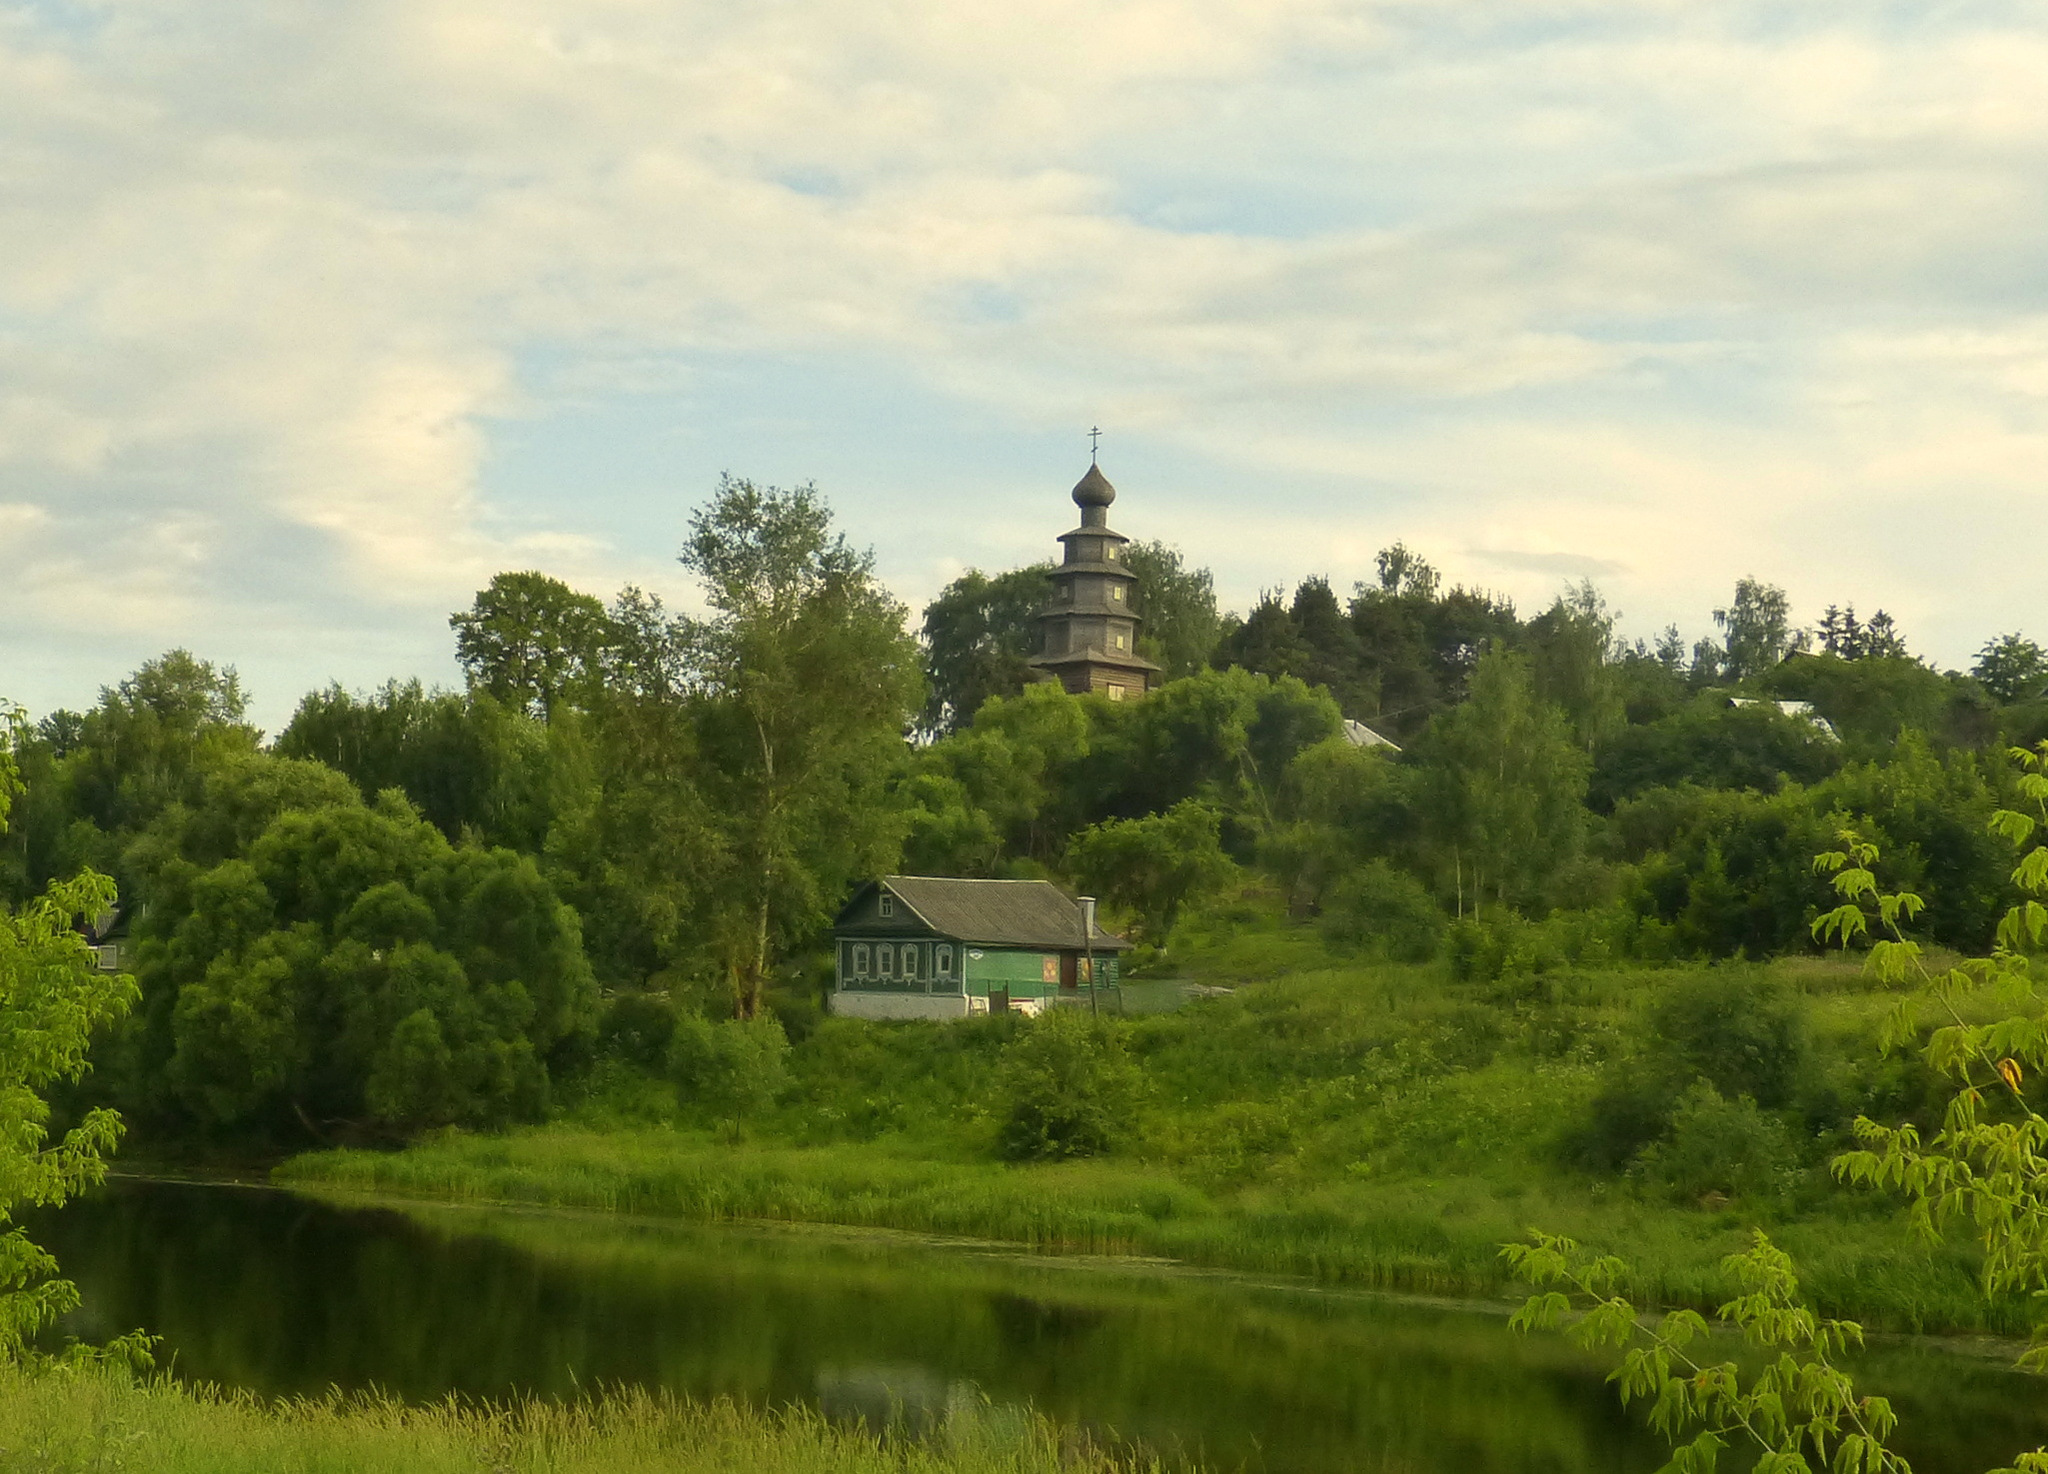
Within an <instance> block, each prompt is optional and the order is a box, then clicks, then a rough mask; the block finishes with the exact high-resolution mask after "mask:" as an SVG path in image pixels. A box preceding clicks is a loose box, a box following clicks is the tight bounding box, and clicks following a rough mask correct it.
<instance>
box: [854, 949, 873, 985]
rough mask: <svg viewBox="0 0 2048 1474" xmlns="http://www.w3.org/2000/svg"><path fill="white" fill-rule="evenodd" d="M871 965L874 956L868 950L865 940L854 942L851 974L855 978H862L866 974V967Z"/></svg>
mask: <svg viewBox="0 0 2048 1474" xmlns="http://www.w3.org/2000/svg"><path fill="white" fill-rule="evenodd" d="M873 965H874V957H873V956H872V955H871V953H870V952H869V950H868V944H867V943H866V942H856V943H854V945H853V975H854V976H855V977H857V978H864V977H866V976H867V975H868V969H869V968H870V967H871V966H873Z"/></svg>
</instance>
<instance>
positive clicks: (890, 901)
mask: <svg viewBox="0 0 2048 1474" xmlns="http://www.w3.org/2000/svg"><path fill="white" fill-rule="evenodd" d="M882 914H883V915H884V916H894V915H895V914H896V898H895V897H894V896H892V895H890V894H889V893H888V892H887V891H883V892H882Z"/></svg>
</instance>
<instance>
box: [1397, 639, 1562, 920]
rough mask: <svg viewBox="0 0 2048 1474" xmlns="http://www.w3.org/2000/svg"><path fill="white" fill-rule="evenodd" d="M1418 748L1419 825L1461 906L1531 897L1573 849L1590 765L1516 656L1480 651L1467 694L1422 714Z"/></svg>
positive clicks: (1461, 908)
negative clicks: (1422, 796) (1422, 768)
mask: <svg viewBox="0 0 2048 1474" xmlns="http://www.w3.org/2000/svg"><path fill="white" fill-rule="evenodd" d="M1419 755H1420V756H1421V758H1422V760H1423V761H1424V762H1425V763H1426V764H1427V765H1428V767H1429V770H1430V774H1431V782H1430V784H1429V787H1428V789H1427V790H1426V792H1427V793H1428V795H1429V797H1428V799H1427V801H1426V807H1425V810H1424V821H1425V825H1426V829H1427V831H1428V833H1429V834H1430V836H1431V838H1432V839H1433V842H1434V847H1435V848H1436V850H1437V852H1438V857H1439V863H1442V862H1444V861H1448V867H1447V868H1448V869H1449V870H1450V872H1451V873H1450V875H1449V876H1448V877H1447V878H1448V879H1449V880H1450V882H1451V886H1450V889H1451V890H1452V891H1453V892H1454V893H1455V894H1456V895H1457V897H1458V903H1459V906H1458V909H1459V912H1460V914H1461V915H1462V914H1463V913H1464V912H1465V911H1466V910H1467V909H1469V908H1471V907H1474V906H1476V905H1477V904H1479V903H1480V902H1482V901H1483V900H1492V901H1496V902H1499V903H1501V904H1503V905H1507V904H1518V903H1521V902H1524V901H1528V900H1530V899H1532V898H1534V897H1535V896H1537V895H1538V894H1539V893H1540V892H1541V890H1542V887H1543V885H1544V882H1545V881H1546V880H1547V879H1548V878H1549V877H1551V876H1553V875H1555V874H1556V873H1557V872H1558V871H1559V870H1560V869H1561V867H1562V866H1563V865H1564V864H1565V862H1566V861H1568V860H1570V859H1572V858H1573V857H1574V856H1576V855H1577V854H1578V853H1579V852H1580V849H1581V847H1582V845H1583V843H1584V836H1585V822H1586V820H1585V800H1586V778H1587V773H1588V770H1589V768H1590V766H1591V765H1590V763H1589V761H1588V759H1587V757H1586V754H1585V751H1584V749H1583V748H1582V747H1581V746H1580V745H1579V744H1578V743H1577V742H1575V741H1574V740H1573V738H1572V733H1571V728H1570V727H1569V725H1568V724H1567V723H1566V721H1565V719H1564V715H1563V713H1562V712H1560V711H1559V710H1558V709H1557V708H1556V707H1554V706H1552V705H1550V704H1549V703H1548V702H1545V701H1540V700H1538V699H1537V696H1536V689H1535V682H1534V680H1533V678H1532V676H1531V674H1530V670H1529V662H1528V661H1527V659H1526V658H1525V657H1523V656H1519V655H1514V654H1510V653H1507V652H1505V651H1498V650H1496V651H1490V652H1489V653H1487V654H1486V655H1484V656H1482V657H1481V658H1480V661H1479V664H1478V666H1477V668H1476V669H1475V670H1474V672H1473V676H1472V694H1471V697H1470V699H1468V700H1467V701H1466V702H1465V703H1464V704H1463V705H1461V706H1458V707H1454V708H1453V709H1451V710H1450V711H1447V712H1444V713H1442V714H1441V715H1439V716H1438V717H1437V718H1436V719H1435V720H1434V721H1433V722H1431V723H1430V727H1429V731H1428V733H1427V734H1426V740H1425V741H1424V742H1423V743H1421V744H1420V752H1419Z"/></svg>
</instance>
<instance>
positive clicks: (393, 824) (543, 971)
mask: <svg viewBox="0 0 2048 1474" xmlns="http://www.w3.org/2000/svg"><path fill="white" fill-rule="evenodd" d="M141 937H142V944H141V966H140V975H141V981H142V987H143V998H144V1005H143V1009H142V1012H141V1014H140V1015H139V1016H138V1018H137V1019H136V1021H135V1025H134V1027H133V1028H131V1029H130V1030H128V1031H127V1032H126V1033H124V1035H123V1036H122V1037H121V1038H120V1039H119V1040H118V1041H117V1044H116V1056H115V1058H116V1061H117V1063H116V1070H115V1073H116V1075H117V1078H118V1084H119V1086H120V1088H121V1090H122V1093H123V1095H124V1097H125V1098H126V1099H128V1100H130V1101H131V1102H132V1103H133V1104H135V1105H136V1106H138V1107H140V1108H142V1109H144V1110H146V1111H149V1112H151V1113H152V1114H155V1115H158V1116H162V1115H164V1114H165V1113H169V1114H171V1115H172V1116H174V1117H178V1116H182V1117H183V1118H185V1119H187V1120H189V1121H190V1122H192V1123H194V1124H197V1125H200V1126H202V1127H205V1128H212V1129H223V1128H224V1129H231V1130H234V1131H237V1132H240V1133H244V1134H248V1133H255V1134H258V1135H260V1136H261V1135H267V1136H272V1137H276V1136H287V1137H288V1136H291V1135H295V1134H297V1133H298V1132H299V1131H301V1130H311V1131H314V1132H316V1133H319V1134H325V1133H327V1132H330V1131H337V1130H338V1131H342V1132H348V1131H351V1130H354V1131H362V1130H380V1131H397V1132H406V1131H413V1130H418V1129H421V1128H423V1127H428V1126H435V1125H442V1124H448V1123H455V1122H460V1123H466V1124H486V1123H490V1122H498V1121H504V1120H508V1119H514V1118H518V1117H531V1116H533V1115H535V1114H537V1113H538V1112H539V1111H540V1110H541V1108H542V1107H543V1105H544V1104H545V1101H546V1097H547V1090H548V1084H549V1069H548V1066H549V1062H550V1060H551V1058H553V1059H555V1060H557V1062H559V1060H560V1058H561V1057H562V1051H564V1050H565V1049H568V1048H571V1047H573V1042H574V1041H576V1040H578V1039H580V1038H581V1037H582V1036H584V1035H585V1034H586V1033H587V1031H588V1028H589V1024H590V1019H591V1015H592V1013H593V1011H594V996H593V995H594V989H593V987H592V983H591V978H590V970H589V966H588V964H587V963H586V962H585V960H584V957H583V952H582V946H581V941H580V928H579V926H578V923H577V919H576V917H575V915H574V913H573V912H571V911H570V910H569V909H568V908H567V907H566V906H564V905H562V904H561V902H560V901H559V900H557V899H556V897H555V895H554V893H553V891H552V890H551V888H550V887H549V886H548V884H547V882H546V881H545V880H544V879H543V878H542V876H541V874H540V872H539V870H538V868H537V867H536V866H535V864H534V862H533V861H532V860H531V859H530V858H527V857H522V856H519V855H515V854H513V853H511V852H510V851H507V850H481V849H473V848H460V849H458V848H456V847H454V846H451V845H450V844H449V843H448V842H447V840H446V839H444V838H443V837H442V836H441V834H440V833H439V832H438V831H437V830H435V829H434V828H433V827H432V826H431V825H429V824H427V823H425V822H424V821H423V820H422V819H421V818H420V817H419V816H418V814H417V812H416V811H415V810H413V809H412V808H411V807H410V806H409V805H407V804H406V803H405V802H404V800H403V799H402V798H400V797H398V796H397V795H396V794H391V795H387V796H385V797H384V798H382V799H380V800H379V801H378V803H377V805H376V806H375V807H373V808H372V807H365V806H364V805H362V804H361V803H360V802H355V803H348V804H342V803H332V804H329V805H328V806H326V807H323V808H319V809H313V810H288V811H285V812H283V813H281V814H279V815H278V816H277V817H276V818H275V819H273V820H272V822H271V823H270V824H269V825H268V827H266V828H265V829H264V831H263V833H262V834H261V835H260V836H259V837H258V838H257V839H256V841H255V842H254V843H253V844H252V845H251V846H250V847H249V849H248V852H247V854H246V856H238V857H236V858H232V859H229V860H225V861H223V862H221V863H219V864H217V865H214V866H212V867H210V868H201V867H200V866H198V865H195V864H193V863H191V862H190V861H186V860H178V861H175V862H173V863H172V864H170V865H168V866H167V867H166V868H165V872H164V876H163V879H162V882H161V884H160V886H159V896H158V898H157V900H156V901H155V903H154V904H153V905H152V908H151V910H150V912H149V915H148V917H147V918H146V920H145V923H144V925H143V927H142V930H141Z"/></svg>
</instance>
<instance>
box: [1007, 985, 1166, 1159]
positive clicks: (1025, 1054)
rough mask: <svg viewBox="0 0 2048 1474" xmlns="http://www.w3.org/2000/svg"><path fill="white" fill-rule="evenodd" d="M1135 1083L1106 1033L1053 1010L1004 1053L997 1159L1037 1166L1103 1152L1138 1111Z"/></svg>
mask: <svg viewBox="0 0 2048 1474" xmlns="http://www.w3.org/2000/svg"><path fill="white" fill-rule="evenodd" d="M1139 1080H1140V1076H1139V1073H1138V1069H1137V1067H1136V1066H1135V1065H1133V1064H1132V1063H1131V1061H1130V1057H1129V1056H1128V1055H1127V1054H1126V1053H1125V1050H1124V1043H1123V1039H1122V1038H1121V1037H1120V1036H1119V1035H1118V1034H1117V1032H1116V1031H1115V1029H1114V1028H1113V1027H1112V1026H1111V1025H1109V1024H1108V1023H1106V1022H1103V1021H1101V1020H1098V1019H1093V1018H1090V1017H1088V1016H1087V1015H1086V1014H1083V1013H1081V1012H1080V1011H1079V1010H1076V1009H1055V1010H1054V1011H1053V1012H1052V1013H1050V1014H1047V1015H1046V1016H1044V1017H1042V1018H1040V1019H1039V1020H1038V1021H1037V1023H1035V1024H1034V1025H1033V1026H1032V1027H1031V1028H1029V1029H1027V1030H1026V1031H1025V1032H1024V1033H1022V1034H1021V1035H1019V1036H1018V1038H1017V1040H1016V1042H1014V1043H1013V1044H1011V1045H1010V1046H1009V1048H1007V1049H1005V1050H1004V1051H1003V1059H1002V1064H1001V1067H1000V1069H999V1071H998V1074H997V1081H998V1096H999V1098H1000V1099H1001V1100H1002V1101H1003V1103H1004V1113H1003V1125H1002V1137H1001V1142H1000V1146H1001V1150H1002V1154H1003V1156H1005V1157H1006V1158H1008V1159H1009V1160H1011V1161H1013V1162H1020V1161H1043V1160H1047V1159H1053V1158H1059V1157H1085V1156H1093V1155H1096V1154H1097V1153H1100V1152H1106V1151H1108V1150H1109V1149H1110V1147H1111V1146H1112V1145H1114V1144H1115V1143H1116V1141H1117V1140H1118V1138H1119V1137H1121V1136H1122V1135H1123V1132H1124V1130H1125V1127H1126V1126H1127V1124H1128V1123H1129V1121H1130V1117H1131V1112H1132V1110H1133V1109H1134V1108H1135V1106H1136V1105H1137V1100H1138V1086H1139Z"/></svg>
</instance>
